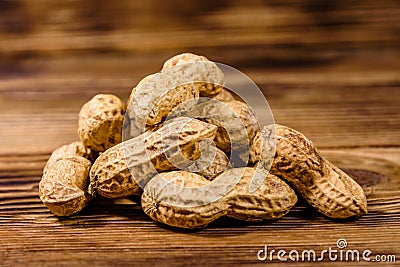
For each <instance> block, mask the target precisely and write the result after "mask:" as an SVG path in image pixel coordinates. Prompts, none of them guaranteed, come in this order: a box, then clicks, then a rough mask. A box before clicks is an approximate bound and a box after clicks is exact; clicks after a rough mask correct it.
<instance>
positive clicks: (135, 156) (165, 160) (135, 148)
mask: <svg viewBox="0 0 400 267" xmlns="http://www.w3.org/2000/svg"><path fill="white" fill-rule="evenodd" d="M216 131H217V127H216V126H214V125H210V124H207V123H205V122H202V121H199V120H196V119H190V118H177V119H173V120H171V121H168V123H166V124H165V125H164V126H163V127H161V128H160V129H158V130H157V131H156V132H154V133H150V134H146V133H144V134H142V135H140V136H138V137H135V138H133V139H129V140H127V141H124V142H123V143H120V144H118V145H116V146H114V147H112V148H110V149H108V150H107V151H105V152H104V153H102V154H101V155H100V156H99V157H98V158H97V160H96V161H95V163H94V164H93V167H92V169H91V171H90V185H89V193H90V194H95V193H98V194H100V195H102V196H103V197H107V198H120V197H124V196H129V195H140V194H141V193H142V190H141V186H142V187H144V185H145V184H146V183H147V182H148V180H149V179H151V178H152V177H153V176H154V175H155V174H157V171H166V170H174V169H176V168H177V167H176V166H175V165H174V164H173V163H171V162H170V161H171V160H175V162H174V163H181V162H182V155H183V158H185V159H186V160H194V159H197V158H199V157H200V151H199V149H198V146H199V142H200V141H201V140H203V139H205V138H211V139H213V138H214V136H215V133H216ZM179 150H180V151H181V152H180V151H179ZM181 153H182V154H181ZM166 154H168V156H167V155H166ZM189 162H190V161H189ZM190 163H191V162H190ZM131 173H134V174H135V177H132V175H131Z"/></svg>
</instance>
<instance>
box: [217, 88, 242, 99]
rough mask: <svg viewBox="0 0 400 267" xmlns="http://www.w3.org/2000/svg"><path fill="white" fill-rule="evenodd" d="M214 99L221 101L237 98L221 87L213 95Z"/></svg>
mask: <svg viewBox="0 0 400 267" xmlns="http://www.w3.org/2000/svg"><path fill="white" fill-rule="evenodd" d="M213 98H214V99H215V100H218V101H221V102H230V101H234V100H237V99H236V98H235V96H234V95H233V94H232V93H231V92H229V91H228V90H227V89H225V88H223V89H222V90H221V91H220V92H219V93H218V94H216V95H215V96H214V97H213Z"/></svg>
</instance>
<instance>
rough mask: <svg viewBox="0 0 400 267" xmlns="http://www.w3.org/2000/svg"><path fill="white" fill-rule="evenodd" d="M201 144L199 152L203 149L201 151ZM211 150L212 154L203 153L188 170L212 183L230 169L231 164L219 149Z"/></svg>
mask: <svg viewBox="0 0 400 267" xmlns="http://www.w3.org/2000/svg"><path fill="white" fill-rule="evenodd" d="M202 144H203V143H200V151H202V150H203V151H204V149H205V148H203V149H202ZM213 148H214V150H213V151H212V152H214V153H209V151H207V152H204V154H205V155H204V157H201V158H199V159H198V160H197V161H196V162H195V163H194V164H193V165H192V166H190V167H189V168H188V170H189V171H191V172H195V173H197V174H199V175H201V176H203V177H204V178H206V179H207V180H210V181H212V180H213V179H214V178H215V177H217V176H218V175H219V174H220V173H222V172H224V171H225V170H226V169H228V168H230V167H231V164H230V162H229V158H228V157H227V156H226V154H225V152H223V151H222V150H221V149H219V148H216V147H213ZM202 155H203V154H202Z"/></svg>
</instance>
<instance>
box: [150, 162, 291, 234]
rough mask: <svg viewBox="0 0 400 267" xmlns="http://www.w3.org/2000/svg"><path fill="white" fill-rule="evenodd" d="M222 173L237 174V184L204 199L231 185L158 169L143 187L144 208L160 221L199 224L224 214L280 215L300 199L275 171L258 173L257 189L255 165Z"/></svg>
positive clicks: (244, 216) (254, 218) (254, 217)
mask: <svg viewBox="0 0 400 267" xmlns="http://www.w3.org/2000/svg"><path fill="white" fill-rule="evenodd" d="M223 175H224V177H227V178H232V179H233V178H235V177H236V178H238V182H237V184H236V185H235V184H232V185H231V186H233V187H232V188H231V190H229V191H227V193H226V194H224V192H222V194H221V197H220V198H218V199H216V200H215V201H211V202H204V197H205V196H207V195H210V194H216V195H218V194H219V193H221V190H225V189H226V188H227V187H228V185H226V184H224V183H220V182H219V183H218V179H219V178H217V179H216V180H214V181H212V182H210V181H208V180H207V179H205V178H204V177H202V176H200V175H197V174H194V173H190V172H186V171H172V172H165V173H159V174H158V175H156V176H155V177H154V178H153V179H152V180H151V181H150V182H149V183H148V184H147V185H146V186H145V188H144V193H143V195H142V208H143V210H144V212H145V213H146V214H147V215H148V216H149V217H151V218H152V219H153V220H155V221H157V222H161V223H164V224H167V225H170V226H175V227H181V228H198V227H204V226H206V225H208V224H209V223H211V222H213V221H215V220H216V219H218V218H220V217H222V216H225V215H228V216H230V217H234V218H236V219H240V220H246V221H258V220H264V219H267V220H268V219H277V218H280V217H282V216H284V215H285V214H286V213H288V212H289V210H290V208H291V207H293V206H294V204H295V203H296V201H297V197H296V194H295V193H294V191H293V190H292V189H291V188H290V187H289V186H288V185H287V184H286V183H285V182H284V181H282V180H281V179H279V178H277V177H276V176H274V175H271V174H265V173H262V174H260V173H259V175H263V178H264V181H263V183H262V184H261V186H259V187H258V188H257V189H256V190H250V189H249V187H250V183H251V181H252V179H253V178H254V176H255V175H257V174H256V170H255V169H253V168H235V169H229V170H227V171H226V172H224V173H223ZM171 184H173V185H176V186H171ZM224 185H225V186H224ZM217 191H218V192H217Z"/></svg>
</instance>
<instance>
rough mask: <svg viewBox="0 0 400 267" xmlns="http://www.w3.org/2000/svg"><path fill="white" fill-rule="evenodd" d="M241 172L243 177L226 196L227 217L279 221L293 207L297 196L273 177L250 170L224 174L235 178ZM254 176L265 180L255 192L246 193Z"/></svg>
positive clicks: (236, 169) (230, 170)
mask: <svg viewBox="0 0 400 267" xmlns="http://www.w3.org/2000/svg"><path fill="white" fill-rule="evenodd" d="M243 169H244V170H245V172H244V174H243V176H242V178H241V179H240V180H239V182H238V183H237V184H236V186H235V188H234V189H233V190H232V191H230V192H229V193H228V194H227V196H226V200H227V202H228V203H229V206H230V210H229V213H228V216H229V217H233V218H236V219H239V220H244V221H260V220H271V219H278V218H281V217H283V216H284V215H286V214H287V213H288V212H289V211H290V209H291V208H292V207H293V206H294V205H295V204H296V202H297V196H296V193H295V192H294V191H293V189H292V188H290V186H289V185H288V184H286V183H285V182H284V181H283V180H281V179H279V178H278V177H277V176H275V175H273V174H270V173H266V172H259V171H258V170H257V171H256V169H255V168H249V167H246V168H234V169H229V170H227V171H226V172H227V173H228V174H229V175H231V176H232V177H235V176H238V175H240V174H241V173H242V171H243ZM256 175H259V177H260V178H262V179H264V181H263V182H262V183H261V185H260V186H259V187H257V189H256V190H255V191H252V190H249V188H251V186H250V183H251V182H252V179H253V178H254V177H255V176H256Z"/></svg>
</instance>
